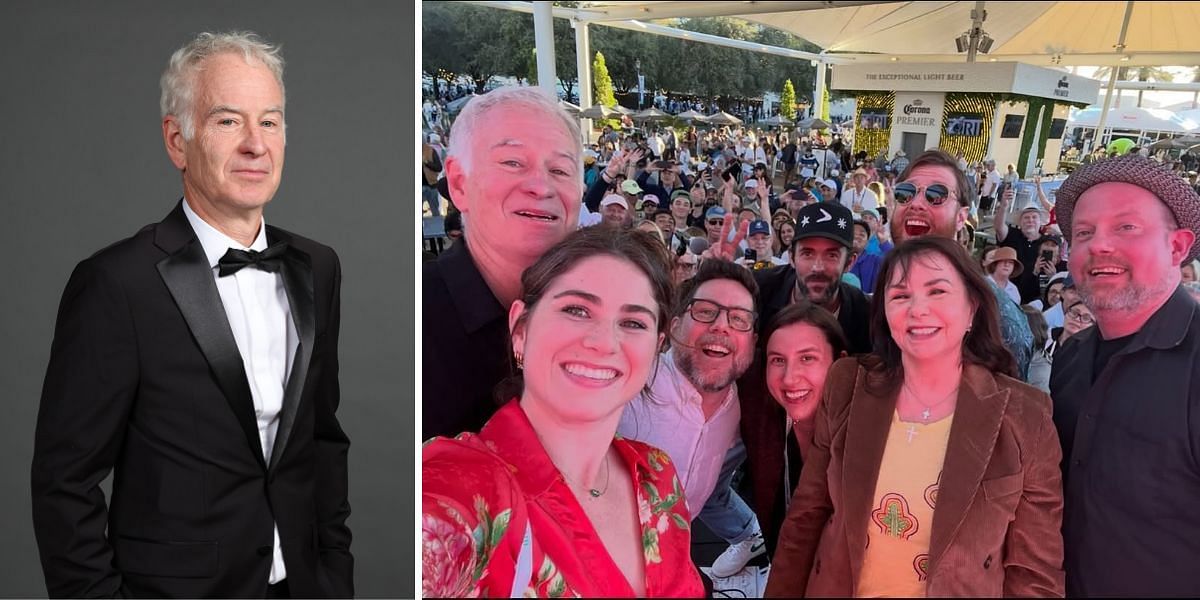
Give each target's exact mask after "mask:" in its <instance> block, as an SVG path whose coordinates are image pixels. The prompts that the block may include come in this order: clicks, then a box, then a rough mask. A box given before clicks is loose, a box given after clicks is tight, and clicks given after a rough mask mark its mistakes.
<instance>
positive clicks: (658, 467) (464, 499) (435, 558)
mask: <svg viewBox="0 0 1200 600" xmlns="http://www.w3.org/2000/svg"><path fill="white" fill-rule="evenodd" d="M613 445H614V447H615V448H616V449H617V452H618V454H619V455H620V456H621V458H622V459H623V460H624V461H625V463H626V465H627V466H628V468H629V471H630V472H631V473H633V474H634V484H635V488H636V497H637V507H638V520H639V522H640V524H641V530H642V539H641V542H642V550H643V553H644V556H645V569H646V581H645V588H646V596H647V597H697V596H702V595H703V593H704V588H703V586H702V584H701V583H700V578H699V575H698V572H697V571H696V568H695V566H694V565H693V564H692V562H691V557H690V548H691V531H690V527H689V522H690V516H689V515H688V513H687V506H686V502H685V501H684V495H683V489H682V487H681V485H680V483H679V479H678V477H677V476H676V473H675V468H674V466H673V465H672V464H671V461H670V459H669V458H668V457H667V455H666V453H664V452H662V451H661V450H658V449H655V448H652V447H650V446H647V445H645V444H642V443H640V442H636V441H632V440H625V439H622V438H620V437H617V438H616V439H614V440H613ZM421 480H422V518H421V567H422V588H421V593H422V595H423V596H425V597H508V596H509V595H510V594H511V593H512V592H513V591H514V590H517V591H518V593H521V592H520V591H519V590H521V589H524V592H523V595H524V596H525V597H530V598H532V597H538V598H542V597H546V598H562V597H599V596H603V597H633V596H634V590H633V588H632V587H630V585H629V583H628V582H627V581H626V579H625V576H624V575H623V574H622V573H621V571H620V570H619V569H618V568H617V566H616V564H615V563H614V562H613V560H612V558H611V557H610V556H609V555H608V553H607V551H606V550H605V548H604V545H603V543H602V542H601V541H600V538H599V536H598V535H597V534H596V531H595V529H594V528H593V526H592V524H591V522H590V521H589V520H588V518H587V515H586V514H585V513H584V512H583V509H582V507H580V505H579V503H578V502H577V501H576V499H575V497H574V495H573V494H572V493H571V490H570V489H569V488H568V487H567V485H566V483H565V481H564V480H563V478H562V475H561V474H560V473H559V472H558V470H557V469H556V468H555V467H554V464H553V463H552V462H550V458H549V456H547V455H546V452H545V450H544V449H542V447H541V444H540V443H539V442H538V439H537V436H536V434H535V433H534V431H533V428H532V426H531V425H530V424H529V421H528V419H526V417H525V414H524V412H523V411H521V409H520V406H519V405H518V404H517V402H510V403H508V404H507V405H506V406H505V407H504V408H501V409H500V411H499V412H497V413H496V415H495V416H493V417H492V419H491V420H490V421H489V422H488V424H487V425H485V426H484V428H483V430H482V431H481V432H480V433H479V434H478V435H475V434H469V433H468V434H463V435H460V436H459V437H458V438H456V439H447V438H435V439H433V440H431V441H429V442H427V443H426V445H425V448H424V450H423V452H422V477H421ZM526 525H528V527H529V531H530V534H531V535H530V542H531V549H530V550H531V551H530V552H529V555H530V556H531V559H532V560H531V564H530V566H531V567H532V568H531V569H530V570H529V576H528V581H527V582H525V583H524V584H523V586H522V584H518V585H517V586H514V585H513V583H514V579H515V578H516V577H517V576H518V570H519V569H518V562H519V561H518V556H519V555H520V552H521V545H522V541H523V539H524V537H525V530H526Z"/></svg>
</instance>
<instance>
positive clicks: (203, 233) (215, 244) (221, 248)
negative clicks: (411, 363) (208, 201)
mask: <svg viewBox="0 0 1200 600" xmlns="http://www.w3.org/2000/svg"><path fill="white" fill-rule="evenodd" d="M183 214H184V215H185V216H186V217H187V220H188V223H190V224H191V226H192V231H195V232H196V239H198V240H200V246H201V247H203V248H204V255H205V256H206V257H207V258H208V265H209V266H210V267H213V268H215V267H216V266H217V261H219V260H221V257H222V256H225V253H226V252H227V251H228V250H229V249H230V248H237V249H238V250H258V251H260V252H261V251H263V250H266V249H267V220H266V218H263V219H262V222H261V224H259V226H258V236H257V237H255V238H254V243H252V244H250V247H249V248H247V247H246V246H243V245H241V243H239V242H238V241H237V240H235V239H233V238H231V237H229V236H227V235H225V234H224V233H221V232H220V231H218V230H217V228H216V227H213V226H212V225H209V224H208V222H206V221H205V220H204V219H201V218H200V215H197V214H196V213H195V211H193V210H192V207H191V206H188V200H187V198H184V199H183Z"/></svg>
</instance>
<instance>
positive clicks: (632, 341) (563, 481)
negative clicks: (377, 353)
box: [422, 227, 703, 597]
mask: <svg viewBox="0 0 1200 600" xmlns="http://www.w3.org/2000/svg"><path fill="white" fill-rule="evenodd" d="M671 258H672V257H671V256H670V255H669V254H668V253H667V250H666V246H664V245H663V243H662V241H661V239H657V238H656V237H654V236H653V235H651V234H648V233H645V232H641V231H636V230H622V229H616V228H606V227H590V228H585V229H583V230H580V231H578V232H576V233H573V234H571V235H570V236H569V237H568V238H567V239H566V240H565V241H563V242H561V243H559V244H557V245H556V246H554V247H552V248H551V249H550V250H549V251H548V252H547V253H546V255H545V256H543V257H542V258H541V259H540V260H538V261H537V262H536V263H535V264H534V265H533V266H532V267H530V268H529V269H527V270H526V271H525V273H524V275H523V276H522V278H521V283H522V287H523V292H522V295H521V298H520V299H519V300H517V301H516V302H514V303H513V305H512V309H511V311H510V312H509V328H510V330H511V340H512V346H513V354H514V356H515V362H516V366H517V368H518V369H522V370H523V376H520V377H518V378H517V379H516V380H515V381H513V382H512V384H513V387H512V389H511V390H510V394H509V395H508V397H510V398H513V399H514V400H513V401H510V402H509V403H508V404H507V405H505V406H504V407H503V408H501V409H500V410H499V412H497V413H496V415H495V416H494V417H492V419H491V420H490V421H488V423H487V424H486V425H484V427H483V429H482V430H481V431H480V433H479V434H478V435H475V434H464V435H461V436H459V437H457V438H455V439H447V438H436V439H434V440H432V441H430V442H429V443H427V444H426V446H425V448H424V451H423V456H422V486H423V487H422V495H423V499H422V503H423V505H422V542H423V544H422V566H423V570H424V573H423V586H422V592H423V595H425V596H436V597H451V596H453V597H459V596H475V595H482V596H485V597H493V596H499V597H509V596H521V595H526V594H530V593H533V594H536V595H538V596H542V595H573V594H577V595H582V596H621V597H624V596H641V597H664V596H697V595H699V594H701V593H702V591H703V588H702V586H701V585H700V580H699V577H698V575H697V573H696V571H695V569H694V567H692V563H691V558H690V554H689V547H690V544H691V533H690V531H689V530H688V523H689V522H690V520H691V518H690V515H689V514H688V511H687V505H686V502H685V499H684V497H683V490H682V488H681V486H680V483H679V479H678V478H677V477H676V474H675V468H674V466H673V465H672V464H671V461H670V459H668V458H667V456H666V455H665V454H663V453H662V452H661V451H659V450H656V449H653V448H651V447H650V446H647V445H645V444H642V443H639V442H635V441H632V440H625V439H621V438H619V437H615V436H614V434H615V432H616V429H617V423H618V420H619V419H620V416H621V411H622V410H623V409H624V407H625V405H626V404H628V403H629V401H630V400H631V399H632V398H633V397H634V396H635V395H636V394H637V393H638V392H640V391H641V390H642V389H643V388H644V387H645V386H646V380H647V378H648V377H649V374H650V372H651V368H652V366H653V364H654V360H655V357H656V356H657V354H658V350H659V348H660V347H661V345H662V344H663V341H664V339H665V336H666V330H667V315H669V314H671V306H672V289H673V288H672V276H671ZM427 400H428V399H427ZM535 496H536V497H537V501H536V502H535V501H534V500H533V498H534V497H535ZM479 540H482V543H479V542H478V541H479Z"/></svg>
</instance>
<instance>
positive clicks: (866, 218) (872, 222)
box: [862, 213, 879, 234]
mask: <svg viewBox="0 0 1200 600" xmlns="http://www.w3.org/2000/svg"><path fill="white" fill-rule="evenodd" d="M862 220H863V222H864V223H866V224H867V227H868V228H869V229H870V230H871V234H874V233H875V232H876V231H879V219H876V218H875V215H872V214H869V213H863V216H862Z"/></svg>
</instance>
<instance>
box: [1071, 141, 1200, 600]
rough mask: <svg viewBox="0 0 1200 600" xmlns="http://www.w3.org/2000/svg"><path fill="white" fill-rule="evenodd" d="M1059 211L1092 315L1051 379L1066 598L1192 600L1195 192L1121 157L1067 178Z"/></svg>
mask: <svg viewBox="0 0 1200 600" xmlns="http://www.w3.org/2000/svg"><path fill="white" fill-rule="evenodd" d="M1056 212H1057V215H1058V222H1059V225H1060V226H1061V227H1062V230H1063V233H1064V234H1065V235H1066V236H1067V240H1068V241H1069V242H1070V243H1071V244H1072V249H1071V257H1070V260H1069V267H1070V272H1071V277H1072V278H1074V279H1075V281H1076V283H1077V285H1078V288H1079V294H1080V296H1081V297H1082V298H1083V301H1084V302H1085V303H1086V305H1087V306H1088V308H1090V309H1091V311H1092V313H1093V314H1094V317H1095V321H1096V327H1090V328H1088V329H1086V330H1084V331H1082V332H1080V333H1078V334H1076V335H1075V336H1073V337H1072V341H1071V342H1070V343H1068V344H1067V345H1065V346H1064V347H1063V348H1062V349H1061V350H1059V352H1058V353H1057V354H1056V356H1055V358H1054V367H1053V371H1052V373H1051V376H1050V392H1051V395H1052V396H1053V399H1054V422H1055V425H1056V426H1057V428H1058V434H1059V440H1060V441H1061V442H1062V446H1063V485H1064V488H1065V489H1064V498H1065V507H1064V514H1063V541H1064V546H1065V551H1066V557H1065V564H1064V568H1065V570H1066V573H1067V595H1068V596H1135V595H1136V596H1197V595H1200V579H1198V578H1197V577H1196V558H1197V556H1198V555H1200V541H1198V540H1200V512H1198V511H1197V510H1196V499H1197V498H1200V467H1198V466H1197V465H1200V385H1197V382H1200V306H1197V304H1196V302H1195V301H1193V300H1192V299H1191V297H1190V296H1189V295H1188V293H1187V291H1186V290H1185V289H1184V288H1183V287H1182V286H1181V285H1180V277H1181V275H1180V264H1182V263H1186V262H1187V261H1191V260H1194V259H1195V258H1196V257H1197V256H1200V246H1197V244H1196V232H1197V230H1198V229H1200V198H1198V197H1197V195H1196V192H1195V191H1194V190H1192V188H1191V187H1190V186H1188V184H1187V183H1186V182H1185V181H1183V180H1182V179H1180V178H1179V177H1177V176H1175V175H1173V174H1172V173H1171V172H1170V171H1168V170H1166V169H1163V168H1162V167H1160V166H1159V165H1158V164H1157V163H1155V162H1154V161H1152V160H1149V159H1147V158H1143V157H1140V156H1136V155H1126V156H1121V157H1116V158H1109V159H1103V160H1099V161H1097V162H1095V163H1092V164H1090V165H1087V166H1084V167H1083V168H1081V169H1079V170H1077V171H1075V172H1074V173H1073V174H1072V175H1071V177H1070V178H1069V179H1067V181H1065V182H1064V183H1063V185H1062V187H1060V188H1059V191H1058V203H1057V207H1056Z"/></svg>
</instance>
